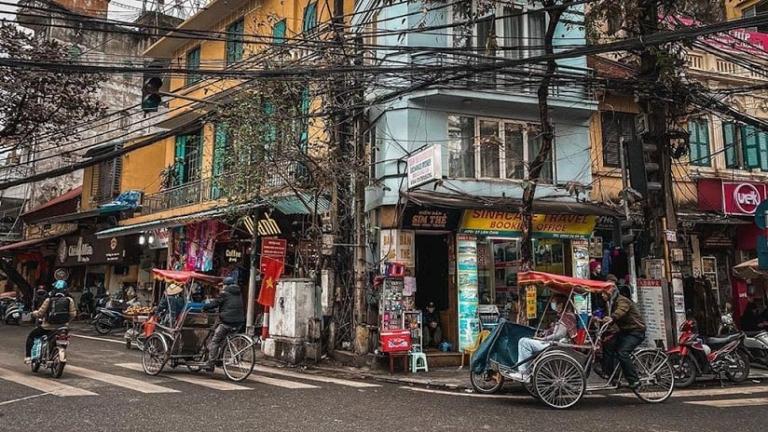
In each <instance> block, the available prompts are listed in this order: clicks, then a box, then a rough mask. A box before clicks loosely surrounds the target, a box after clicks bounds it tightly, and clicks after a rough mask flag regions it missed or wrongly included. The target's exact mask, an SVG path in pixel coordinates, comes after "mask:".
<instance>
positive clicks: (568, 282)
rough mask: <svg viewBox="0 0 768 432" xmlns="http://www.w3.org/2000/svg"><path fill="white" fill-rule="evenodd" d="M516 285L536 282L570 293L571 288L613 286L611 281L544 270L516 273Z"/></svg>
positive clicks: (589, 289)
mask: <svg viewBox="0 0 768 432" xmlns="http://www.w3.org/2000/svg"><path fill="white" fill-rule="evenodd" d="M517 283H518V285H525V284H536V285H542V286H545V287H547V288H549V289H551V290H553V291H557V292H559V293H561V294H566V295H567V294H570V292H571V291H572V290H573V291H575V292H577V293H580V294H581V293H585V292H602V291H608V290H610V289H611V288H612V287H613V282H602V281H593V280H588V279H578V278H575V277H570V276H562V275H555V274H550V273H544V272H536V271H530V272H523V273H518V275H517Z"/></svg>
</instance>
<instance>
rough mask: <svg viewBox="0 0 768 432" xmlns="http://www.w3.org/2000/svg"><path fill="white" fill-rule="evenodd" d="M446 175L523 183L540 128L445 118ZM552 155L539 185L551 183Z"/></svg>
mask: <svg viewBox="0 0 768 432" xmlns="http://www.w3.org/2000/svg"><path fill="white" fill-rule="evenodd" d="M448 138H449V142H448V167H449V168H448V175H449V176H450V177H451V178H501V179H513V180H523V179H525V178H526V176H527V175H528V171H529V168H530V167H529V164H530V162H532V161H533V160H534V159H535V158H536V156H537V155H538V153H539V150H540V149H541V142H542V141H541V128H540V126H539V125H537V124H533V123H527V122H523V121H515V120H503V119H490V118H475V117H466V116H459V115H451V116H449V117H448ZM553 173H554V171H553V164H552V157H551V155H550V156H549V157H548V158H547V159H546V161H545V164H544V168H543V169H542V171H541V174H540V181H541V182H543V183H552V181H553V179H554V175H553Z"/></svg>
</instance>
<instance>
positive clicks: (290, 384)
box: [219, 372, 318, 390]
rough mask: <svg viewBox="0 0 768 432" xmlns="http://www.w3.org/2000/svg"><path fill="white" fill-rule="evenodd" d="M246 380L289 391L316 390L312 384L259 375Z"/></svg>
mask: <svg viewBox="0 0 768 432" xmlns="http://www.w3.org/2000/svg"><path fill="white" fill-rule="evenodd" d="M219 373H224V372H219ZM248 379H249V380H251V381H254V382H257V383H261V384H267V385H272V386H276V387H282V388H287V389H291V390H296V389H313V388H318V387H317V386H314V385H312V384H305V383H300V382H295V381H286V380H281V379H277V378H270V377H265V376H261V375H254V374H251V375H250V376H249V377H248Z"/></svg>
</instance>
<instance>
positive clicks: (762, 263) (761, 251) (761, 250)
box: [757, 235, 768, 270]
mask: <svg viewBox="0 0 768 432" xmlns="http://www.w3.org/2000/svg"><path fill="white" fill-rule="evenodd" d="M757 268H759V269H760V270H768V242H766V238H765V236H764V235H759V236H757Z"/></svg>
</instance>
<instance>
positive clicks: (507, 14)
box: [453, 2, 546, 59]
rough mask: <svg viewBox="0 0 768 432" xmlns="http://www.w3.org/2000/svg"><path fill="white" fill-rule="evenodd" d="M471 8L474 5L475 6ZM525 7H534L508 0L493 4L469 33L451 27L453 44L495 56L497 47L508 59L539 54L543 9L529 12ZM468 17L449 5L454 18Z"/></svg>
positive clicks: (542, 48)
mask: <svg viewBox="0 0 768 432" xmlns="http://www.w3.org/2000/svg"><path fill="white" fill-rule="evenodd" d="M472 7H473V8H476V5H474V4H473V6H472ZM529 9H535V7H528V6H526V5H514V4H510V2H504V3H499V4H497V5H494V6H493V7H492V8H491V9H490V10H489V11H487V13H486V14H485V15H482V16H480V17H479V18H478V20H477V23H476V24H475V28H474V30H473V32H472V34H470V33H469V32H465V30H464V29H463V27H462V26H457V27H454V28H453V41H454V46H456V47H472V46H474V47H475V48H476V49H477V51H478V52H479V53H482V54H484V55H488V56H495V55H496V51H497V47H498V50H500V51H503V55H504V56H505V57H507V58H510V59H518V58H523V57H531V56H536V55H541V54H543V53H544V34H545V32H546V15H545V14H544V12H529ZM473 12H475V11H473ZM497 15H499V16H500V17H501V18H497ZM468 19H471V17H467V16H465V11H463V10H462V9H461V8H460V7H454V8H453V20H454V21H456V22H463V21H467V20H468Z"/></svg>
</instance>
